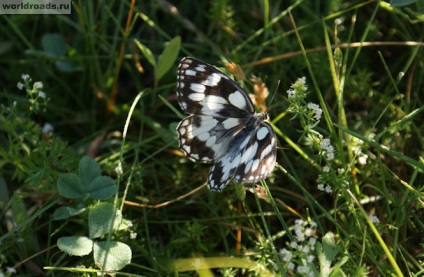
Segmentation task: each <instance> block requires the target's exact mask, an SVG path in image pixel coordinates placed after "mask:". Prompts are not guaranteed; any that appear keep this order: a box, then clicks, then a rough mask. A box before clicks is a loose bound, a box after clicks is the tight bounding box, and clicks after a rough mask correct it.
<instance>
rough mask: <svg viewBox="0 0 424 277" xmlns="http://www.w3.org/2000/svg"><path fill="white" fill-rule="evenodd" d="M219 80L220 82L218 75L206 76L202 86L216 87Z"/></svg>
mask: <svg viewBox="0 0 424 277" xmlns="http://www.w3.org/2000/svg"><path fill="white" fill-rule="evenodd" d="M220 80H221V77H220V76H219V75H218V74H216V73H212V74H211V75H209V76H208V78H207V79H206V80H204V81H203V82H202V85H205V86H209V87H215V86H217V85H218V83H219V81H220Z"/></svg>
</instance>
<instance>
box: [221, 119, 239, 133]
mask: <svg viewBox="0 0 424 277" xmlns="http://www.w3.org/2000/svg"><path fill="white" fill-rule="evenodd" d="M239 124H240V120H239V119H238V118H228V119H226V120H224V121H223V122H222V125H224V128H225V129H227V130H229V129H231V128H234V127H236V126H237V125H239Z"/></svg>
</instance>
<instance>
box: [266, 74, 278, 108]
mask: <svg viewBox="0 0 424 277" xmlns="http://www.w3.org/2000/svg"><path fill="white" fill-rule="evenodd" d="M279 86H280V80H278V83H277V87H276V88H275V90H274V93H273V94H272V97H271V100H270V101H269V104H270V105H271V103H272V101H273V100H274V97H275V95H276V94H277V91H278V87H279ZM266 112H268V105H267V110H266Z"/></svg>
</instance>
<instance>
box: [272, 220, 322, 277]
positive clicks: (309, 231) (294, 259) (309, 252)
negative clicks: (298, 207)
mask: <svg viewBox="0 0 424 277" xmlns="http://www.w3.org/2000/svg"><path fill="white" fill-rule="evenodd" d="M316 226H317V224H316V223H315V222H314V221H311V222H308V221H305V220H302V219H297V220H296V221H295V224H294V226H293V232H294V234H293V235H294V238H295V240H294V241H292V242H291V243H289V244H288V245H287V247H284V248H283V249H281V250H280V256H281V260H282V261H283V262H284V263H285V264H286V265H287V270H288V271H291V272H296V271H297V273H299V274H301V275H303V276H315V273H316V270H315V265H314V264H313V262H314V260H315V256H314V255H313V252H314V251H315V244H316V242H317V239H316V237H315V233H316Z"/></svg>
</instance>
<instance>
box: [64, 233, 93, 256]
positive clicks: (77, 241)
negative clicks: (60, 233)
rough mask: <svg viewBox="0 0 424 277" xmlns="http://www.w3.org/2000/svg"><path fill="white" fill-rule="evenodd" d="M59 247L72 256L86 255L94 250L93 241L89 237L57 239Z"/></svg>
mask: <svg viewBox="0 0 424 277" xmlns="http://www.w3.org/2000/svg"><path fill="white" fill-rule="evenodd" d="M57 247H59V249H60V250H62V251H63V252H65V253H68V254H69V255H72V256H85V255H88V254H90V253H91V251H92V250H93V241H92V240H91V239H89V238H87V237H79V236H71V237H61V238H59V239H58V240H57Z"/></svg>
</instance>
